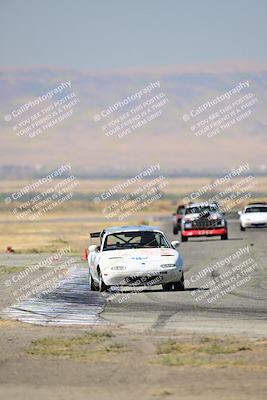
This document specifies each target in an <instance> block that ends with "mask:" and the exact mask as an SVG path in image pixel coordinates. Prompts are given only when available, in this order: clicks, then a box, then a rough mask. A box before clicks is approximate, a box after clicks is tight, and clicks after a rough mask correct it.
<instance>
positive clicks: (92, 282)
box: [88, 271, 96, 291]
mask: <svg viewBox="0 0 267 400" xmlns="http://www.w3.org/2000/svg"><path fill="white" fill-rule="evenodd" d="M88 281H89V290H91V291H96V286H95V283H94V280H93V278H92V275H91V272H90V271H89V279H88Z"/></svg>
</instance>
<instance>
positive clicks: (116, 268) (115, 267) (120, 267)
mask: <svg viewBox="0 0 267 400" xmlns="http://www.w3.org/2000/svg"><path fill="white" fill-rule="evenodd" d="M110 269H113V270H116V271H120V270H123V269H126V267H125V266H124V265H115V266H114V267H111V268H110Z"/></svg>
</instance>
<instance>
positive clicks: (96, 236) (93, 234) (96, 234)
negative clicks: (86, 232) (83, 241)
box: [90, 232, 101, 239]
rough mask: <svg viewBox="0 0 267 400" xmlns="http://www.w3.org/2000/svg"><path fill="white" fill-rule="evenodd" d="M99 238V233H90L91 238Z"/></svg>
mask: <svg viewBox="0 0 267 400" xmlns="http://www.w3.org/2000/svg"><path fill="white" fill-rule="evenodd" d="M100 236H101V232H92V233H90V237H91V238H92V239H93V238H99V237H100Z"/></svg>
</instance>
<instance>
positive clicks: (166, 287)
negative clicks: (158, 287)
mask: <svg viewBox="0 0 267 400" xmlns="http://www.w3.org/2000/svg"><path fill="white" fill-rule="evenodd" d="M172 285H173V284H172V283H164V284H163V285H162V289H163V292H170V291H171V290H172Z"/></svg>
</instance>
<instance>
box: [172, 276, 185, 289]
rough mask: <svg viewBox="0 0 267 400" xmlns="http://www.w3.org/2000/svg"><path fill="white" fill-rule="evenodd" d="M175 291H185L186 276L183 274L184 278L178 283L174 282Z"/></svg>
mask: <svg viewBox="0 0 267 400" xmlns="http://www.w3.org/2000/svg"><path fill="white" fill-rule="evenodd" d="M173 290H176V291H183V290H184V274H182V277H181V279H180V280H179V281H178V282H174V284H173Z"/></svg>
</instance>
